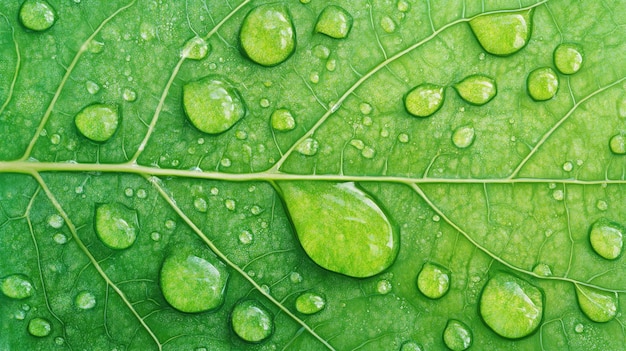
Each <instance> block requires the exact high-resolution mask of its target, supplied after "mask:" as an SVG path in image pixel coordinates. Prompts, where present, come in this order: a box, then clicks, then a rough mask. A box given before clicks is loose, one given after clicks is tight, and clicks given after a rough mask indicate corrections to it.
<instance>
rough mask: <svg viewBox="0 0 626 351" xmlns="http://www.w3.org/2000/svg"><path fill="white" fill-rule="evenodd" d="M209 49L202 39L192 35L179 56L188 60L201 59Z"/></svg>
mask: <svg viewBox="0 0 626 351" xmlns="http://www.w3.org/2000/svg"><path fill="white" fill-rule="evenodd" d="M210 50H211V46H210V45H209V44H208V43H207V42H206V41H205V40H204V39H202V38H200V37H193V38H191V39H189V40H188V41H187V42H186V43H185V46H184V47H183V50H182V52H181V56H182V57H184V58H186V59H190V60H202V59H203V58H205V57H207V55H208V54H209V51H210Z"/></svg>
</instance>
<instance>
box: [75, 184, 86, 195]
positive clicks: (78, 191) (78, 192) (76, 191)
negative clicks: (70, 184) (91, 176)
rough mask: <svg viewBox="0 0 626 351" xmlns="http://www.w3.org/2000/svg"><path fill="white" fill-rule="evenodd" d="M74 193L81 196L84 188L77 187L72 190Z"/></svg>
mask: <svg viewBox="0 0 626 351" xmlns="http://www.w3.org/2000/svg"><path fill="white" fill-rule="evenodd" d="M74 192H75V193H76V194H82V193H84V192H85V187H84V186H82V185H79V186H77V187H76V188H74Z"/></svg>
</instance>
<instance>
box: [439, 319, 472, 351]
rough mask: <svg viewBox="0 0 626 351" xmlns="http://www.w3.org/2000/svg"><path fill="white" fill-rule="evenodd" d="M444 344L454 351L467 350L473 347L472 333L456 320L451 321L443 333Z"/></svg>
mask: <svg viewBox="0 0 626 351" xmlns="http://www.w3.org/2000/svg"><path fill="white" fill-rule="evenodd" d="M443 342H444V343H445V344H446V346H447V347H448V348H449V349H451V350H452V351H463V350H467V349H468V348H469V347H470V346H471V345H472V331H471V330H470V329H469V327H468V326H467V325H466V324H465V323H463V322H461V321H458V320H456V319H450V320H449V321H448V324H446V329H444V331H443Z"/></svg>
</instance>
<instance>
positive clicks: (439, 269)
mask: <svg viewBox="0 0 626 351" xmlns="http://www.w3.org/2000/svg"><path fill="white" fill-rule="evenodd" d="M417 288H418V289H419V291H420V292H421V293H422V294H424V296H426V297H428V298H430V299H439V298H441V297H442V296H444V295H445V294H446V293H447V292H448V290H449V289H450V270H448V269H447V268H445V267H443V266H440V265H438V264H436V263H430V262H426V263H425V264H424V266H423V267H422V270H421V271H420V272H419V274H418V275H417Z"/></svg>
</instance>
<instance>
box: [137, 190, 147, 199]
mask: <svg viewBox="0 0 626 351" xmlns="http://www.w3.org/2000/svg"><path fill="white" fill-rule="evenodd" d="M146 196H148V193H147V192H146V190H145V189H139V190H137V198H139V199H145V198H146Z"/></svg>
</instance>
